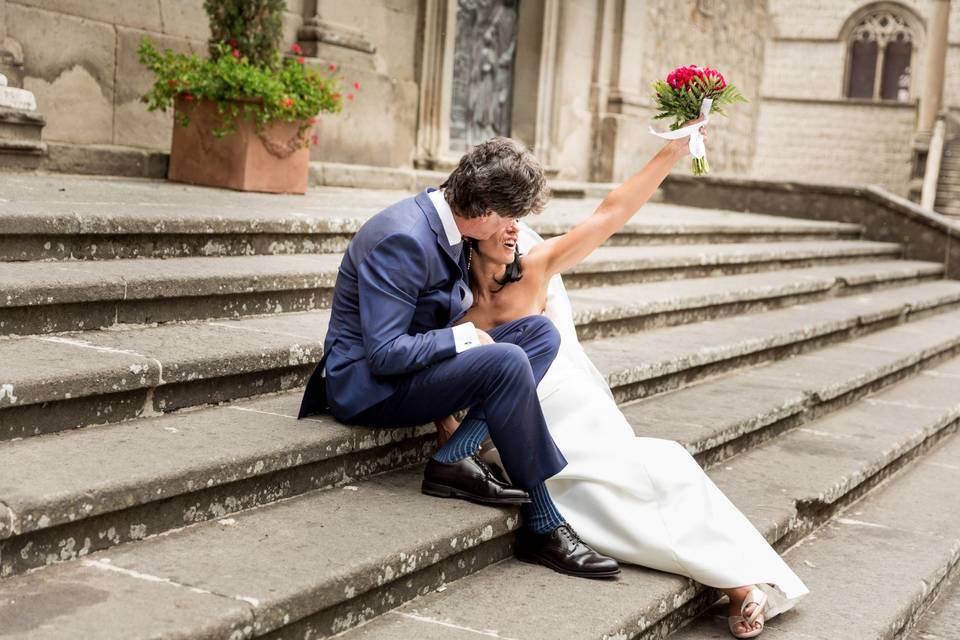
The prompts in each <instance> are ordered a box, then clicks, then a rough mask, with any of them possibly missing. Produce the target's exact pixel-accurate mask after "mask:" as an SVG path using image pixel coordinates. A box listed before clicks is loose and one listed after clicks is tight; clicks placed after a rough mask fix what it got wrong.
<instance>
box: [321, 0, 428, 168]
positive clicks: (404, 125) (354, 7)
mask: <svg viewBox="0 0 960 640" xmlns="http://www.w3.org/2000/svg"><path fill="white" fill-rule="evenodd" d="M419 6H420V2H419V0H351V1H350V2H342V1H341V0H334V1H332V2H324V3H323V4H322V16H323V19H324V20H328V21H330V22H333V23H337V24H342V25H347V26H349V27H351V28H353V29H356V30H358V31H359V32H360V33H362V34H363V36H364V37H365V38H366V39H367V40H368V41H369V42H370V44H371V45H373V46H374V47H375V48H376V51H375V52H374V53H373V54H369V55H367V54H358V53H357V52H351V51H349V50H346V49H343V48H342V47H330V48H328V49H327V51H328V52H329V55H327V56H325V57H322V59H321V62H322V63H324V64H325V63H328V62H335V63H337V64H338V65H339V66H340V72H339V73H340V74H341V75H342V76H343V77H344V78H345V79H346V80H347V81H348V84H349V83H352V82H354V81H359V82H360V83H361V90H360V91H359V92H357V99H356V100H355V101H353V102H347V103H346V104H345V106H344V110H343V112H342V113H339V114H328V115H324V116H321V117H320V118H319V121H320V122H319V125H318V126H317V134H318V135H319V136H320V138H321V140H322V142H321V144H320V145H319V146H318V147H316V148H315V149H314V151H313V153H312V154H311V157H312V159H314V160H323V161H328V162H346V163H354V164H366V165H377V166H388V167H409V166H411V164H412V161H413V154H414V150H415V146H416V136H417V106H418V99H419V96H418V87H419V85H418V80H419V78H418V68H419V65H418V60H417V56H418V53H419V42H418V32H419V27H420V24H419V23H420V20H421V16H420V13H419ZM324 53H327V52H324Z"/></svg>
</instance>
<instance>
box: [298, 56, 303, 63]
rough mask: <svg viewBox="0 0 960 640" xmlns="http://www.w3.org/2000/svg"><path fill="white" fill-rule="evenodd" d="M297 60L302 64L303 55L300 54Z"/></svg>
mask: <svg viewBox="0 0 960 640" xmlns="http://www.w3.org/2000/svg"><path fill="white" fill-rule="evenodd" d="M297 62H299V63H300V64H303V56H300V57H299V58H297Z"/></svg>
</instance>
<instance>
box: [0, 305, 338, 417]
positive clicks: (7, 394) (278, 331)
mask: <svg viewBox="0 0 960 640" xmlns="http://www.w3.org/2000/svg"><path fill="white" fill-rule="evenodd" d="M327 317H328V316H327V314H326V313H308V314H290V315H286V316H279V317H277V318H265V319H257V318H254V319H248V320H246V321H234V320H224V321H221V322H216V323H206V324H194V325H187V324H184V325H168V326H163V327H150V328H135V329H129V330H126V331H90V332H85V333H80V334H74V335H72V336H47V337H27V338H20V339H14V340H7V341H2V342H0V361H4V362H9V363H11V364H10V365H9V366H6V367H5V370H4V372H3V378H4V379H3V381H2V382H0V384H2V385H3V387H2V388H3V389H4V393H3V395H2V396H0V407H6V406H14V405H17V406H23V405H28V404H35V403H41V402H51V401H61V400H64V399H70V398H80V397H86V396H92V395H101V394H111V393H119V392H123V391H128V390H131V389H145V388H153V387H157V386H161V385H171V384H175V383H187V382H189V383H195V382H198V381H201V380H205V379H219V378H222V377H230V376H237V375H240V374H249V373H259V372H270V371H276V374H277V375H282V374H283V372H284V371H286V370H287V369H289V368H291V367H300V366H308V365H310V364H312V363H313V362H316V361H317V360H319V359H320V353H321V351H322V341H323V335H324V333H325V331H326V322H327Z"/></svg>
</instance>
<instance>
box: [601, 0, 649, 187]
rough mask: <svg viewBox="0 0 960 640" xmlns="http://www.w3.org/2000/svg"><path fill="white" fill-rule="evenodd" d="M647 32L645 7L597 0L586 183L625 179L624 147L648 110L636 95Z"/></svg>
mask: <svg viewBox="0 0 960 640" xmlns="http://www.w3.org/2000/svg"><path fill="white" fill-rule="evenodd" d="M647 37H648V33H647V18H646V8H645V7H644V4H643V3H642V2H641V1H640V0H601V3H600V20H599V24H598V26H597V35H596V39H595V50H596V51H597V53H596V59H595V66H594V70H593V78H592V86H591V100H590V107H591V110H592V111H593V112H594V118H593V141H592V148H593V155H592V158H591V166H590V179H591V180H595V181H600V182H607V181H611V180H619V179H622V178H624V177H626V175H625V174H626V172H627V171H628V168H626V167H623V166H620V165H621V164H622V161H623V158H624V155H625V151H624V147H625V146H636V144H637V143H638V142H642V141H643V140H644V138H638V137H637V133H638V126H639V124H640V123H641V117H642V116H644V115H645V114H646V112H647V111H648V109H649V105H648V104H647V103H648V99H647V98H646V97H645V96H644V95H642V94H640V93H639V89H640V86H641V77H642V71H643V69H642V65H641V64H639V61H640V60H643V58H644V55H645V52H644V48H645V45H646V39H647Z"/></svg>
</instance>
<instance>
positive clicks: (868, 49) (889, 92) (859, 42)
mask: <svg viewBox="0 0 960 640" xmlns="http://www.w3.org/2000/svg"><path fill="white" fill-rule="evenodd" d="M916 36H917V33H916V28H915V27H914V26H913V24H912V21H911V20H909V19H908V18H907V17H906V16H905V15H902V14H901V13H900V12H898V11H897V10H895V9H892V8H883V9H875V10H873V11H870V12H869V13H867V14H866V15H864V16H863V17H862V18H861V19H859V20H857V21H856V23H855V24H854V25H853V28H852V29H851V30H850V31H849V36H848V39H847V81H846V88H845V90H846V96H847V97H848V98H867V99H873V100H896V101H899V102H908V101H909V100H910V86H911V82H910V80H911V78H910V71H911V69H912V67H913V56H914V53H915V47H914V43H915V42H916V41H917V37H916Z"/></svg>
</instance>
